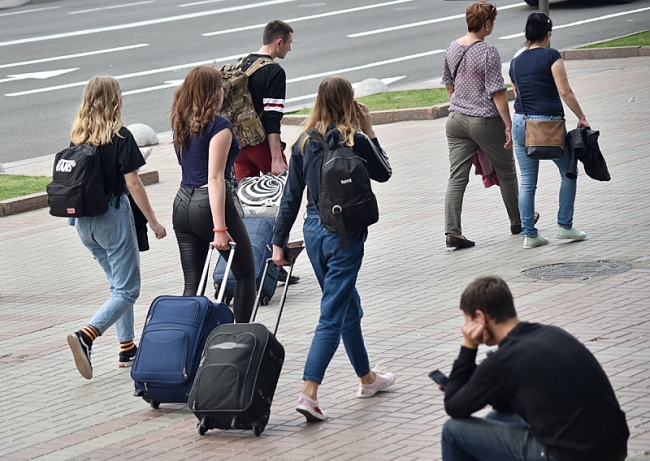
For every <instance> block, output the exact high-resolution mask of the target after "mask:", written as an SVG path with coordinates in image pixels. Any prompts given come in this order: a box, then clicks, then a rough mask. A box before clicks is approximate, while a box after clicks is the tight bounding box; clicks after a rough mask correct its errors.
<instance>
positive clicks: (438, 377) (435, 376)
mask: <svg viewBox="0 0 650 461" xmlns="http://www.w3.org/2000/svg"><path fill="white" fill-rule="evenodd" d="M429 378H431V379H432V380H434V381H435V382H436V384H438V385H439V386H440V387H442V389H443V390H446V388H447V381H448V380H447V377H446V376H445V374H444V373H443V372H441V371H440V370H434V371H432V372H431V373H429Z"/></svg>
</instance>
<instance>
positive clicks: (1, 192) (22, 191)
mask: <svg viewBox="0 0 650 461" xmlns="http://www.w3.org/2000/svg"><path fill="white" fill-rule="evenodd" d="M51 181H52V178H51V177H50V176H25V175H22V174H15V175H14V174H0V200H7V199H10V198H16V197H20V196H23V195H29V194H34V193H36V192H45V186H47V185H48V184H49V183H50V182H51Z"/></svg>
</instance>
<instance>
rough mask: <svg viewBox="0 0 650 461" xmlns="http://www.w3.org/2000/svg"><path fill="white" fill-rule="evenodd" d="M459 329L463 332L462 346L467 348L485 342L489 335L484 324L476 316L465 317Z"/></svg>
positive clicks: (474, 347) (475, 347) (476, 347)
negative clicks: (471, 317) (472, 317)
mask: <svg viewBox="0 0 650 461" xmlns="http://www.w3.org/2000/svg"><path fill="white" fill-rule="evenodd" d="M460 329H461V331H462V332H463V342H462V346H463V347H466V348H468V349H478V345H479V344H485V342H486V341H487V340H488V339H489V337H490V333H489V332H488V330H487V329H486V328H485V324H484V323H483V322H482V321H481V320H480V319H478V318H475V319H469V318H465V323H463V325H462V326H461V327H460Z"/></svg>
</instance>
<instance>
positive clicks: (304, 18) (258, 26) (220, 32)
mask: <svg viewBox="0 0 650 461" xmlns="http://www.w3.org/2000/svg"><path fill="white" fill-rule="evenodd" d="M412 1H414V0H393V1H390V2H384V3H377V4H374V5H366V6H359V7H356V8H349V9H346V10H338V11H330V12H327V13H319V14H311V15H309V16H302V17H299V18H292V19H285V20H284V21H285V22H287V23H289V24H292V23H294V22H300V21H307V20H309V19H319V18H326V17H329V16H336V15H339V14H346V13H355V12H357V11H364V10H371V9H373V8H381V7H383V6H390V5H397V4H400V3H408V2H412ZM463 17H464V16H463ZM264 26H266V24H254V25H252V26H243V27H235V28H233V29H226V30H217V31H214V32H206V33H205V34H202V35H203V36H204V37H212V36H213V35H223V34H230V33H233V32H241V31H244V30H253V29H261V28H263V27H264Z"/></svg>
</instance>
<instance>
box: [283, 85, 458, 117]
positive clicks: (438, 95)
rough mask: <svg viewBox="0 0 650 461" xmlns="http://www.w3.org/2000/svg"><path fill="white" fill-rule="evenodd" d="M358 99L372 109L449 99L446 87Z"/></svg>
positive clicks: (404, 107) (309, 109) (381, 94)
mask: <svg viewBox="0 0 650 461" xmlns="http://www.w3.org/2000/svg"><path fill="white" fill-rule="evenodd" d="M356 100H357V101H359V102H360V103H363V104H365V105H366V106H368V110H370V111H377V110H393V109H411V108H415V107H431V106H435V105H436V104H440V103H443V102H447V101H449V99H448V98H447V90H446V89H445V88H433V89H426V90H405V91H388V92H386V93H379V94H373V95H370V96H363V97H361V98H356ZM310 112H311V108H305V109H302V110H300V111H298V112H293V114H294V115H307V114H309V113H310Z"/></svg>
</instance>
